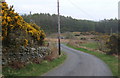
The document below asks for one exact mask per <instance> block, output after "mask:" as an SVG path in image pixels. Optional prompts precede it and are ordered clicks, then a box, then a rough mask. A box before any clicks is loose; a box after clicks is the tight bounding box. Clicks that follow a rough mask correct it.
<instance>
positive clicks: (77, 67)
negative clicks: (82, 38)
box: [43, 44, 112, 76]
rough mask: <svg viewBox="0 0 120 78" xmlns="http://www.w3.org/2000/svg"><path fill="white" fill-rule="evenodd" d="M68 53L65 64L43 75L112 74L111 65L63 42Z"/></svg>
mask: <svg viewBox="0 0 120 78" xmlns="http://www.w3.org/2000/svg"><path fill="white" fill-rule="evenodd" d="M61 47H62V50H63V51H64V52H65V53H66V54H67V59H66V60H65V62H64V63H63V64H61V65H60V66H58V67H56V68H54V69H53V70H51V71H49V72H47V73H45V74H44V75H43V76H112V73H111V70H110V69H109V67H108V66H107V65H106V64H105V63H104V62H103V61H102V60H100V59H98V58H97V57H95V56H93V55H90V54H87V53H84V52H81V51H78V50H74V49H72V48H69V47H67V46H65V45H63V44H61Z"/></svg>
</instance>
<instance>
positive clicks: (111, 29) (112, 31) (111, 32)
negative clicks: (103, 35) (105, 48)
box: [110, 28, 113, 36]
mask: <svg viewBox="0 0 120 78" xmlns="http://www.w3.org/2000/svg"><path fill="white" fill-rule="evenodd" d="M112 34H113V30H112V28H111V34H110V35H111V36H112Z"/></svg>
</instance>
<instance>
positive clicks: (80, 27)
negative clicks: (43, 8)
mask: <svg viewBox="0 0 120 78" xmlns="http://www.w3.org/2000/svg"><path fill="white" fill-rule="evenodd" d="M22 17H23V18H24V20H25V21H26V22H30V20H32V22H34V23H36V24H37V25H39V26H41V27H42V28H43V29H44V30H45V32H46V33H47V34H48V33H49V34H50V33H56V32H57V15H55V14H53V15H50V14H46V13H40V14H39V13H35V14H31V15H30V14H29V15H27V14H24V15H22ZM60 19H61V32H74V31H78V32H89V31H96V32H100V33H111V32H112V33H117V32H118V19H116V18H115V19H104V20H100V21H90V20H80V19H74V18H72V17H70V16H67V17H65V16H60Z"/></svg>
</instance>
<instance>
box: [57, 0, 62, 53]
mask: <svg viewBox="0 0 120 78" xmlns="http://www.w3.org/2000/svg"><path fill="white" fill-rule="evenodd" d="M57 5H58V6H57V10H58V52H59V55H61V45H60V38H61V37H60V12H59V0H57Z"/></svg>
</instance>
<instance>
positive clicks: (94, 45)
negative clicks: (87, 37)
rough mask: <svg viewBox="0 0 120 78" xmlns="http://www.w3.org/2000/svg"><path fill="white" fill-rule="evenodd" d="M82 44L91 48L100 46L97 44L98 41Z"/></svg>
mask: <svg viewBox="0 0 120 78" xmlns="http://www.w3.org/2000/svg"><path fill="white" fill-rule="evenodd" d="M81 46H84V47H87V48H91V49H97V48H98V45H97V43H96V42H89V43H85V44H81Z"/></svg>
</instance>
